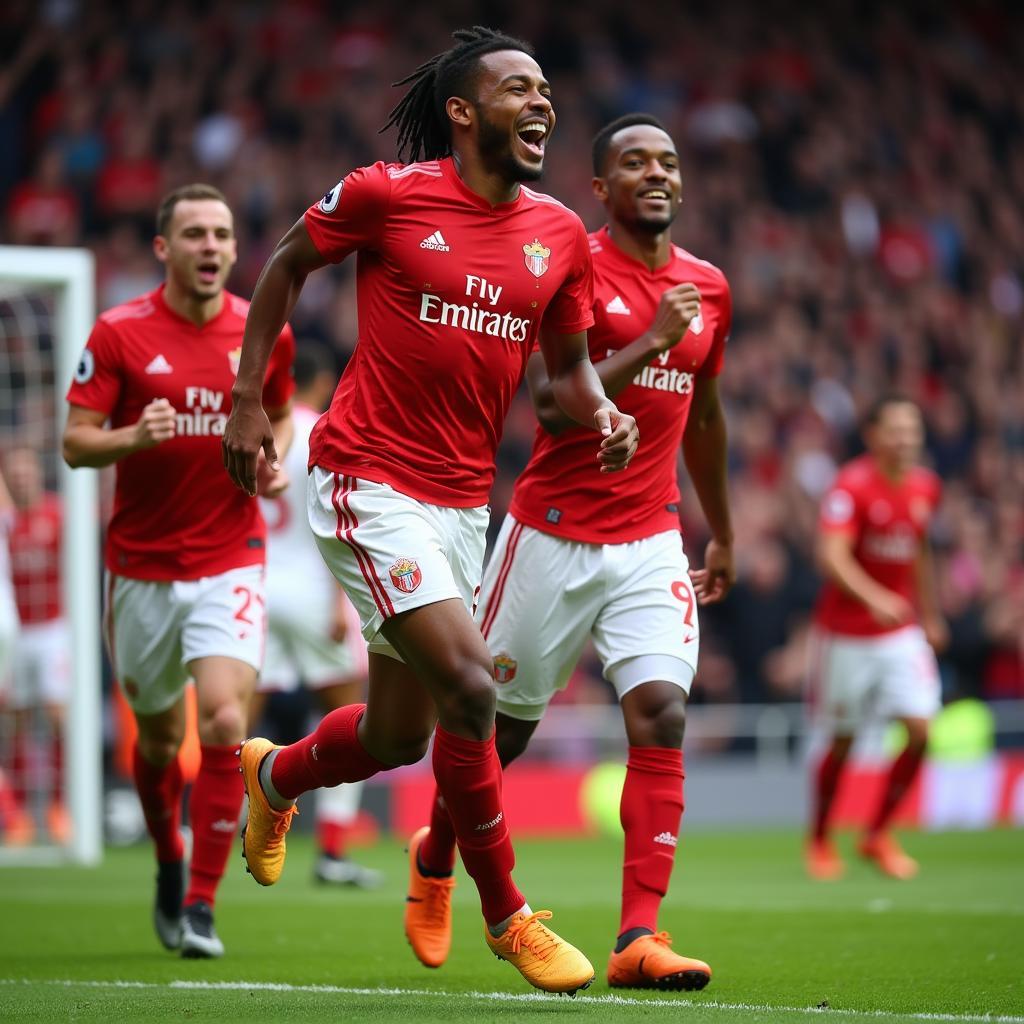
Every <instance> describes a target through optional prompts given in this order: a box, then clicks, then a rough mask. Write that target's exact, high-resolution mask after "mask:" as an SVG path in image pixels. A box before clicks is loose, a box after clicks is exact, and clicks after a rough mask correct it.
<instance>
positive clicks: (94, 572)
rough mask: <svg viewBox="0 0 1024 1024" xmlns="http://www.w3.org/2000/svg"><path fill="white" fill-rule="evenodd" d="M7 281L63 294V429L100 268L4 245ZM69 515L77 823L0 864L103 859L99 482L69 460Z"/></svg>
mask: <svg viewBox="0 0 1024 1024" xmlns="http://www.w3.org/2000/svg"><path fill="white" fill-rule="evenodd" d="M0 282H9V283H11V284H15V285H26V286H30V287H31V286H36V287H45V288H48V289H52V290H53V292H54V294H55V295H56V323H55V329H56V332H55V333H56V343H55V347H54V358H55V367H54V387H55V389H56V391H57V394H56V395H55V402H54V406H55V409H56V415H57V419H58V421H59V422H58V423H57V424H56V425H55V436H56V437H58V438H59V437H60V436H61V434H62V433H63V429H64V416H65V412H66V405H65V402H64V393H65V391H66V389H67V387H68V386H69V385H70V383H71V379H72V376H73V375H74V372H75V367H76V366H77V365H78V360H79V358H80V357H81V353H82V349H83V348H84V347H85V343H86V341H87V339H88V337H89V332H90V331H91V330H92V326H93V321H94V320H95V316H96V300H95V287H96V268H95V261H94V259H93V255H92V253H91V252H89V251H88V250H87V249H65V248H45V247H41V246H10V245H3V246H0ZM58 464H59V467H60V490H61V495H62V498H63V501H64V507H65V509H66V511H67V514H66V515H65V516H64V535H63V555H62V564H61V570H62V572H61V575H62V586H63V598H64V607H65V608H66V609H67V610H68V618H69V621H70V632H71V650H70V651H69V652H68V653H69V655H70V660H71V671H72V687H71V701H70V704H69V706H68V715H67V724H66V727H65V728H66V736H65V749H66V750H67V756H66V757H65V764H64V785H65V793H66V794H67V804H68V810H69V812H70V815H71V820H72V822H73V831H72V838H71V841H70V843H69V844H68V846H67V847H52V848H46V849H42V848H39V847H35V848H30V849H27V850H17V849H7V850H3V851H0V864H12V863H21V864H26V863H27V864H40V863H44V862H45V863H52V862H59V861H62V860H71V861H73V862H75V863H78V864H84V865H93V864H98V863H99V862H100V860H101V859H102V857H103V839H102V836H103V813H102V811H103V730H102V718H101V706H102V693H101V690H102V683H101V653H100V614H99V605H100V575H99V560H98V557H99V544H98V538H99V486H98V480H97V473H96V471H95V470H87V469H77V470H71V469H70V468H69V467H68V466H67V465H66V464H65V463H64V461H63V459H59V460H58Z"/></svg>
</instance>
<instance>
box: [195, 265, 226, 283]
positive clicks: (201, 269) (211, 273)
mask: <svg viewBox="0 0 1024 1024" xmlns="http://www.w3.org/2000/svg"><path fill="white" fill-rule="evenodd" d="M196 272H197V273H198V274H199V280H200V281H202V282H203V284H215V283H216V281H217V277H218V275H219V274H220V267H219V266H218V265H217V264H216V263H200V264H199V266H198V267H197V268H196Z"/></svg>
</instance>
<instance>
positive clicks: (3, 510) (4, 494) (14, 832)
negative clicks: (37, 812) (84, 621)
mask: <svg viewBox="0 0 1024 1024" xmlns="http://www.w3.org/2000/svg"><path fill="white" fill-rule="evenodd" d="M14 514H15V513H14V502H13V501H12V499H11V494H10V491H8V489H7V483H6V481H5V480H4V474H3V470H2V467H0V726H2V728H3V736H4V746H5V747H13V733H14V723H13V721H10V720H9V716H8V714H7V712H8V710H9V701H10V684H11V677H10V671H11V662H12V660H13V658H14V645H15V643H16V642H17V639H18V627H19V622H18V605H17V603H16V601H15V598H14V585H13V583H12V582H11V553H10V548H9V547H8V540H9V538H10V534H11V530H12V529H13V528H14ZM25 817H26V815H25V811H24V808H23V806H22V805H21V803H20V802H19V801H18V800H17V799H16V797H15V793H14V788H13V786H12V785H11V776H10V764H9V763H6V757H5V758H4V763H0V838H2V839H3V841H4V842H6V843H10V844H11V845H19V844H20V843H23V842H25V841H27V839H28V838H30V836H27V835H26V834H25V832H24V824H25V822H24V819H25ZM19 828H20V829H21V832H20V833H19Z"/></svg>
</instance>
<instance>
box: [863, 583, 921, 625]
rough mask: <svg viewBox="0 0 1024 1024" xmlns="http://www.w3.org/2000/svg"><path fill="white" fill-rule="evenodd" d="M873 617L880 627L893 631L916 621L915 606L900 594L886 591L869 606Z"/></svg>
mask: <svg viewBox="0 0 1024 1024" xmlns="http://www.w3.org/2000/svg"><path fill="white" fill-rule="evenodd" d="M868 611H870V612H871V617H872V618H873V619H874V620H875V622H877V623H878V624H879V625H880V626H885V627H886V629H892V628H893V627H894V626H902V625H904V624H906V623H908V622H913V621H914V606H913V605H912V604H911V603H910V602H909V601H908V600H907V599H906V598H905V597H901V596H900V595H899V594H894V593H893V592H892V591H891V590H886V591H884V592H883V593H881V594H879V595H878V596H877V597H876V598H875V599H874V600H873V601H872V602H871V603H870V604H869V605H868Z"/></svg>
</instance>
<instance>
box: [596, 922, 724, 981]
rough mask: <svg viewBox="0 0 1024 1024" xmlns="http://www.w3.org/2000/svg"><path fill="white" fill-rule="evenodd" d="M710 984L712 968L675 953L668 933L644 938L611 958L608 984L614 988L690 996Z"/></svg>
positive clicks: (613, 954) (635, 940)
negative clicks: (648, 989)
mask: <svg viewBox="0 0 1024 1024" xmlns="http://www.w3.org/2000/svg"><path fill="white" fill-rule="evenodd" d="M710 980H711V968H710V967H708V965H707V964H706V963H704V961H703V960H692V959H691V958H690V957H688V956H680V955H679V954H678V953H676V952H674V951H673V950H672V936H671V935H669V933H668V932H658V934H657V935H641V936H640V938H638V939H634V940H633V941H632V942H631V943H630V944H629V945H628V946H627V947H626V948H625V949H624V950H622V952H621V953H616V952H614V951H613V952H612V955H611V956H610V957H609V958H608V984H609V985H610V986H611V987H612V988H660V989H664V990H666V991H671V992H678V991H680V990H685V991H687V992H689V991H691V990H693V989H701V988H703V987H704V986H705V985H706V984H707V983H708V982H709V981H710Z"/></svg>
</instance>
